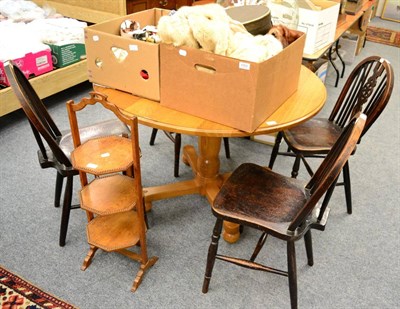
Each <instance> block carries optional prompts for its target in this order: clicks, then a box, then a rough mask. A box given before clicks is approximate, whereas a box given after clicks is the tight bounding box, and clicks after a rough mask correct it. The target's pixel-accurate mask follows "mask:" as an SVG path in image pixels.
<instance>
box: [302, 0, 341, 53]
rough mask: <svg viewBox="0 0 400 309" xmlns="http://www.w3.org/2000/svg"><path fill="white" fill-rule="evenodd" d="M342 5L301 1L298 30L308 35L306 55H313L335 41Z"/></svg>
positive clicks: (323, 1) (305, 48)
mask: <svg viewBox="0 0 400 309" xmlns="http://www.w3.org/2000/svg"><path fill="white" fill-rule="evenodd" d="M339 8H340V4H339V3H338V2H333V1H326V0H312V1H311V0H310V1H299V24H298V28H297V29H298V30H300V31H303V32H305V33H306V35H307V36H306V45H305V47H304V53H305V54H313V53H315V52H317V51H318V50H320V49H321V48H324V47H325V46H328V45H329V44H331V43H332V42H333V41H334V39H335V33H336V25H337V22H338V17H339Z"/></svg>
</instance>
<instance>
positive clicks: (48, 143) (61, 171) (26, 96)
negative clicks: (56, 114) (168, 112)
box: [5, 61, 129, 246]
mask: <svg viewBox="0 0 400 309" xmlns="http://www.w3.org/2000/svg"><path fill="white" fill-rule="evenodd" d="M5 73H6V76H7V79H8V81H9V83H10V86H11V88H12V89H13V91H14V93H15V95H16V96H17V99H18V101H19V103H20V104H21V107H22V109H23V111H24V113H25V115H26V117H27V118H28V121H29V124H30V126H31V129H32V132H33V135H34V136H35V139H36V142H37V144H38V146H39V150H38V152H37V153H38V159H39V164H40V167H41V168H43V169H45V168H50V167H51V168H54V169H56V171H57V178H56V185H55V197H54V205H55V207H59V206H60V198H61V193H62V187H63V180H64V178H67V183H66V186H65V191H64V201H63V209H62V215H61V228H60V238H59V244H60V246H64V245H65V241H66V236H67V230H68V221H69V215H70V210H71V209H73V208H78V207H79V205H71V201H72V190H73V176H75V175H78V171H76V170H75V169H74V168H73V167H72V165H71V162H70V153H71V151H72V149H73V143H72V137H71V134H70V132H67V131H65V132H61V131H60V129H59V128H58V127H57V125H56V124H55V122H54V120H53V119H52V117H51V115H50V114H49V112H48V110H47V108H46V106H45V105H44V104H43V102H42V101H41V99H40V98H39V96H38V94H37V93H36V92H35V90H34V89H33V87H32V85H31V84H30V82H29V81H28V79H27V78H26V77H25V75H24V74H23V73H22V72H21V70H20V69H19V68H18V67H17V66H16V65H15V64H14V63H13V62H12V61H8V62H7V63H6V65H5ZM108 134H116V135H122V134H125V135H127V134H129V130H128V128H127V127H126V126H125V125H124V124H123V123H122V122H121V121H119V120H117V121H116V120H114V119H112V120H107V121H103V122H101V123H97V124H95V125H92V126H88V127H85V128H82V139H85V140H86V139H88V138H91V137H93V136H102V135H108Z"/></svg>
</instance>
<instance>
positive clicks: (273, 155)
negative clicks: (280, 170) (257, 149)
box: [268, 132, 282, 169]
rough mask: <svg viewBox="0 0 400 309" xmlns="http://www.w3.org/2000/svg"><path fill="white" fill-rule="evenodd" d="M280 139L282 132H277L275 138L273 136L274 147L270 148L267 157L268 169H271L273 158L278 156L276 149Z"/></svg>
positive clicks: (277, 149)
mask: <svg viewBox="0 0 400 309" xmlns="http://www.w3.org/2000/svg"><path fill="white" fill-rule="evenodd" d="M281 141H282V132H278V134H277V135H276V138H275V144H274V148H272V153H271V157H270V159H269V164H268V167H269V168H270V169H272V167H273V166H274V163H275V159H276V157H277V156H278V151H279V146H280V144H281Z"/></svg>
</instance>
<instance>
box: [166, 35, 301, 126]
mask: <svg viewBox="0 0 400 309" xmlns="http://www.w3.org/2000/svg"><path fill="white" fill-rule="evenodd" d="M304 42H305V35H304V34H303V35H302V36H301V37H300V38H298V39H297V40H296V41H295V42H293V43H292V44H290V45H289V46H288V47H286V48H285V49H284V50H283V51H282V52H280V53H279V54H277V55H276V56H274V57H272V58H270V59H268V60H266V61H264V62H261V63H254V62H248V61H241V60H238V59H233V58H229V57H225V56H221V55H216V54H212V53H208V52H204V51H201V50H198V49H192V48H188V47H180V48H176V47H174V46H172V45H166V44H161V45H160V56H161V63H160V65H161V102H160V103H161V105H163V106H166V107H169V108H172V109H176V110H178V111H182V112H185V113H188V114H192V115H195V116H198V117H202V118H205V119H208V120H211V121H214V122H218V123H221V124H223V125H227V126H230V127H233V128H236V129H239V130H243V131H246V132H253V131H254V130H255V129H257V127H259V126H260V124H261V123H262V122H263V121H264V120H265V119H266V118H267V117H268V116H270V115H271V114H272V113H273V112H275V110H277V109H278V108H279V107H280V106H281V104H282V103H284V102H285V101H286V99H287V98H289V97H290V96H291V95H292V94H293V93H294V92H295V91H296V89H297V86H298V81H299V76H300V68H301V59H302V55H303V48H304Z"/></svg>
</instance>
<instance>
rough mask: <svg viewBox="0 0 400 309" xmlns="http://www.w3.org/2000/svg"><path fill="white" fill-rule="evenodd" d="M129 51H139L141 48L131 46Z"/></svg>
mask: <svg viewBox="0 0 400 309" xmlns="http://www.w3.org/2000/svg"><path fill="white" fill-rule="evenodd" d="M129 50H130V51H138V50H139V46H137V45H136V44H132V45H129Z"/></svg>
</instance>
